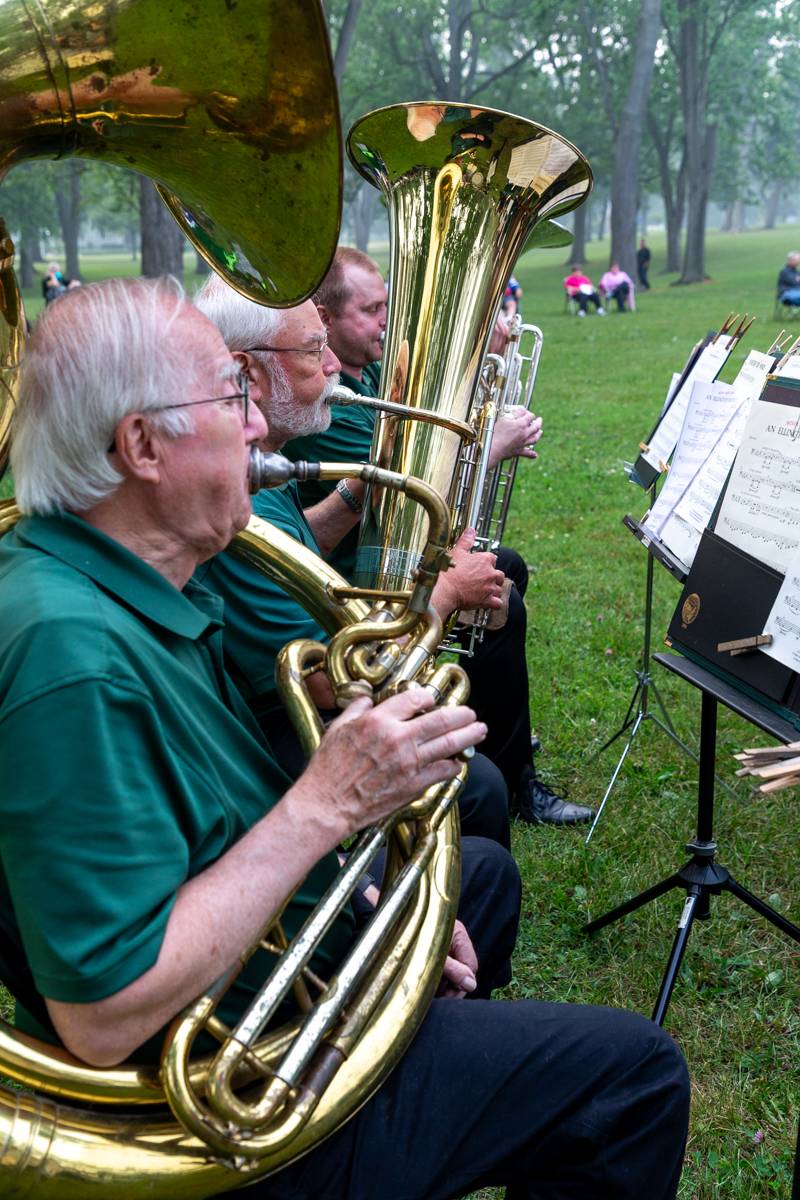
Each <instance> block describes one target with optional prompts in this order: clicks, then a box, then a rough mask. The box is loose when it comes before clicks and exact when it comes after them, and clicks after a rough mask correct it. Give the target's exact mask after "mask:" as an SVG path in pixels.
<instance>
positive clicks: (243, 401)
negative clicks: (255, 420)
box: [108, 371, 250, 454]
mask: <svg viewBox="0 0 800 1200" xmlns="http://www.w3.org/2000/svg"><path fill="white" fill-rule="evenodd" d="M233 378H234V381H235V383H236V386H237V388H238V389H239V390H238V391H237V392H229V393H228V395H227V396H207V397H206V398H205V399H204V400H181V401H179V403H177V404H159V405H156V406H155V407H153V408H145V409H143V410H142V411H143V412H144V413H159V412H169V411H170V410H171V409H173V408H194V406H195V405H196V404H228V405H231V404H234V403H236V404H238V405H239V406H240V408H241V410H242V419H243V420H244V423H245V425H246V424H247V420H248V417H249V416H250V380H249V379H248V377H247V375H246V374H245V373H244V371H240V372H239V373H238V374H237V375H235V376H234V377H233ZM116 448H117V443H116V440H114V441H112V443H111V445H110V446H109V447H108V453H109V454H113V452H114V451H115V450H116Z"/></svg>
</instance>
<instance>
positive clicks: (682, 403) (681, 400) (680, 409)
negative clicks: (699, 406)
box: [642, 337, 733, 471]
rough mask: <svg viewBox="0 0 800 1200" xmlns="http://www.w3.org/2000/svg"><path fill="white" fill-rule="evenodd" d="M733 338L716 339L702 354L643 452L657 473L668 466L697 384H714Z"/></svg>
mask: <svg viewBox="0 0 800 1200" xmlns="http://www.w3.org/2000/svg"><path fill="white" fill-rule="evenodd" d="M732 341H733V339H732V338H730V337H720V338H717V340H716V342H711V343H710V344H709V345H708V346H706V347H705V349H704V350H703V351H702V353H701V354H700V356H699V358H698V360H697V362H696V363H695V364H694V366H693V367H692V369H691V371H690V372H689V374H688V375H687V377H686V381H685V383H684V385H683V387H682V388H681V390H680V391H679V392H678V394H677V396H675V399H674V400H673V401H672V403H671V404H670V406H669V408H668V409H667V411H666V412H665V413H664V416H663V418H662V419H661V421H659V424H658V427H657V428H656V430H655V432H654V433H653V436H652V437H651V438H650V445H649V446H648V448H647V450H643V451H642V457H643V458H644V460H645V462H646V463H648V464H649V466H651V467H652V468H653V470H654V471H662V470H663V469H664V468H663V466H662V463H666V462H667V460H668V459H669V456H670V455H671V454H672V451H673V450H674V449H675V446H676V445H677V442H678V438H679V437H680V433H681V429H682V428H683V420H684V417H685V416H686V409H687V408H688V405H689V397H690V395H691V392H692V384H694V383H711V382H712V380H713V379H715V377H716V376H717V375H718V374H719V372H720V371H721V370H722V367H723V366H724V364H725V362H726V360H727V358H728V355H729V354H730V350H731V343H732Z"/></svg>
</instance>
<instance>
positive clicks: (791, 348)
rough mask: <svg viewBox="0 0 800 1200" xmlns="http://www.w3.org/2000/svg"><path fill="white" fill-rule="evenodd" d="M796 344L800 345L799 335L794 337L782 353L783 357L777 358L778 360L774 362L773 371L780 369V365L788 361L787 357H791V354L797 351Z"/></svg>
mask: <svg viewBox="0 0 800 1200" xmlns="http://www.w3.org/2000/svg"><path fill="white" fill-rule="evenodd" d="M798 346H800V337H796V338H795V339H794V341H793V342H792V344H791V346H790V347H789V349H788V350H787V351H786V353H785V354H784V356H783V358H781V359H779V360H778V362H776V364H775V373H776V374H777V372H778V371H780V369H781V367H783V366H785V365H786V363H787V362H788V361H789V359H790V358H791V357H792V355H793V354H796V353H797V349H798Z"/></svg>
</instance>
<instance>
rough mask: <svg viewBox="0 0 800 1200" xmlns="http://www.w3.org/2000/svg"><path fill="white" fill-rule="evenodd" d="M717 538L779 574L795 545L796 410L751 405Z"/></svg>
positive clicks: (798, 528)
mask: <svg viewBox="0 0 800 1200" xmlns="http://www.w3.org/2000/svg"><path fill="white" fill-rule="evenodd" d="M715 529H716V533H718V534H719V536H720V537H722V538H724V539H725V540H726V541H728V542H730V543H731V544H732V545H734V546H738V547H739V549H741V550H744V551H746V552H747V553H748V554H752V556H753V557H754V558H757V559H758V560H759V561H760V562H763V563H767V564H768V566H771V567H774V568H775V569H776V570H777V571H780V572H781V573H783V572H785V571H786V565H787V563H788V562H789V561H790V560H791V557H792V555H793V553H794V551H795V549H796V548H797V546H798V545H799V544H800V408H795V407H794V406H791V405H786V404H773V403H771V402H770V401H767V400H762V401H759V402H758V403H757V404H754V405H753V408H752V410H751V412H750V416H749V418H748V421H747V426H746V428H745V432H744V436H743V438H742V444H741V446H740V447H739V452H738V454H737V455H736V461H735V463H734V466H733V471H732V472H731V478H730V482H729V484H728V487H727V490H726V492H725V497H724V499H723V501H722V507H721V509H720V513H719V517H718V518H717V524H716V527H715Z"/></svg>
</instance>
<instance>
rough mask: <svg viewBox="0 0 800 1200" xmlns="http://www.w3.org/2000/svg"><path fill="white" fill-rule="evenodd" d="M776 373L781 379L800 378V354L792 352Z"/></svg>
mask: <svg viewBox="0 0 800 1200" xmlns="http://www.w3.org/2000/svg"><path fill="white" fill-rule="evenodd" d="M775 374H776V375H777V376H778V378H779V379H800V354H790V355H789V357H788V358H787V360H786V362H785V363H784V364H783V366H782V367H781V368H780V370H779V371H776V372H775Z"/></svg>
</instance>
